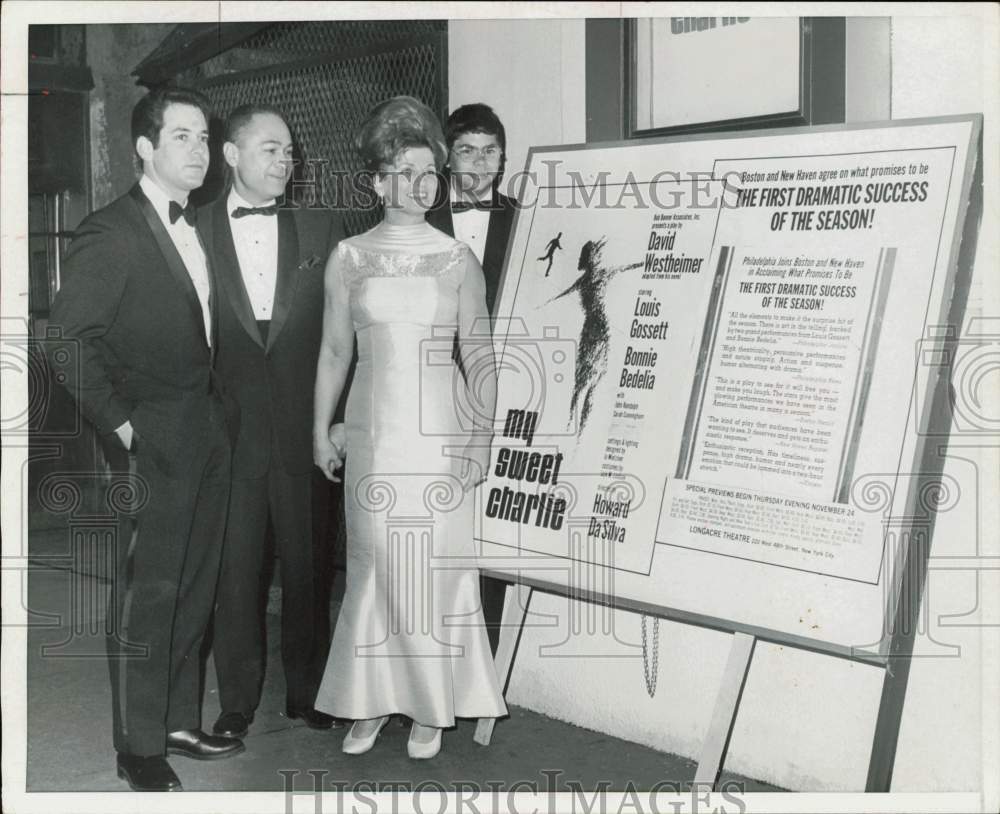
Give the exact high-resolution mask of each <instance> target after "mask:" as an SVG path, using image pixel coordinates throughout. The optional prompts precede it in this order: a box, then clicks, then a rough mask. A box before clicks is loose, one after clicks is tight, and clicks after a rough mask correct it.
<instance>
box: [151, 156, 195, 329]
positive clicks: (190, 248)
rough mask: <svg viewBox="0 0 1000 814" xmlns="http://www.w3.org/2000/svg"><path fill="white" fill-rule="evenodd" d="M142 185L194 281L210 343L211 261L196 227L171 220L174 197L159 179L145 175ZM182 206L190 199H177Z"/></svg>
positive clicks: (182, 219)
mask: <svg viewBox="0 0 1000 814" xmlns="http://www.w3.org/2000/svg"><path fill="white" fill-rule="evenodd" d="M139 186H140V187H141V188H142V191H143V193H144V194H145V196H146V197H147V198H149V202H150V203H151V204H152V205H153V209H155V210H156V214H157V215H159V216H160V220H161V221H162V222H163V227H164V228H165V229H166V230H167V234H168V235H170V239H171V240H172V241H173V243H174V246H175V247H176V249H177V253H178V254H179V255H180V256H181V260H182V261H183V262H184V268H186V269H187V273H188V275H189V276H190V277H191V282H192V283H194V290H195V292H196V293H197V294H198V302H200V303H201V315H202V318H203V319H204V320H205V338H206V339H207V340H208V344H209V345H211V344H212V311H211V308H210V307H209V303H208V297H209V294H210V292H211V286H210V284H209V282H208V263H207V261H206V260H205V250H204V249H203V248H202V246H201V241H200V240H199V239H198V233H197V232H196V231H195V228H194V227H193V226H191V225H189V224H188V222H187V221H186V220H184V218H178V219H177V222H176V223H171V222H170V201H171V200H172V199H171V197H170V196H169V195H167V193H166V192H164V191H163V190H162V189H161V188H160V187H159V186H158V185H157V184H156V182H155V181H154V180H153V179H152V178H150V177H149V176H148V175H143V176H142V178H140V179H139ZM177 203H178V204H179V205H180V206H184V205H185V204H186V203H187V201H186V200H185V201H177Z"/></svg>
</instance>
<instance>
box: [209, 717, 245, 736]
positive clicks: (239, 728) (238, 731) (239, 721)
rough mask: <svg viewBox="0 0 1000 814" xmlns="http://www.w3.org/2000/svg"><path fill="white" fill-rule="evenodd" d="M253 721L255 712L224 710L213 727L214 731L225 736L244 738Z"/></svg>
mask: <svg viewBox="0 0 1000 814" xmlns="http://www.w3.org/2000/svg"><path fill="white" fill-rule="evenodd" d="M252 723H253V713H252V712H251V713H250V714H249V715H244V714H243V713H242V712H223V713H222V714H221V715H220V716H219V720H217V721H216V722H215V725H214V726H213V727H212V732H214V733H215V734H216V735H222V737H224V738H242V737H244V736H245V735H246V734H247V730H248V729H249V728H250V724H252Z"/></svg>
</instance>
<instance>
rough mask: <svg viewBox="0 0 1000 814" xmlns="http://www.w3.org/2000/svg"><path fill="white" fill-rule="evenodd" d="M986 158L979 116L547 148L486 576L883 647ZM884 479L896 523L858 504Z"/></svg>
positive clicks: (522, 246) (531, 187)
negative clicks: (929, 407)
mask: <svg viewBox="0 0 1000 814" xmlns="http://www.w3.org/2000/svg"><path fill="white" fill-rule="evenodd" d="M977 137H978V119H977V118H976V117H964V118H955V119H944V120H933V121H928V120H923V121H917V122H905V123H900V122H896V123H892V124H888V125H883V126H874V125H872V126H865V127H861V128H857V129H849V128H814V129H803V130H796V131H785V132H782V133H780V134H771V133H757V134H751V135H740V136H730V137H725V138H711V139H706V138H704V137H702V138H695V139H689V140H673V141H666V142H658V143H649V142H637V143H634V144H626V145H614V146H603V147H601V146H598V147H587V148H580V147H575V148H551V149H544V150H536V151H533V153H532V154H531V156H530V158H529V165H528V168H527V171H528V176H527V177H528V183H527V186H526V190H527V193H526V196H525V198H524V200H523V203H524V208H523V209H522V210H521V211H520V212H519V214H518V219H517V223H516V226H515V233H514V235H513V238H512V241H511V246H510V248H509V253H508V262H507V267H506V275H505V280H504V285H503V291H502V296H501V298H500V301H499V303H498V308H497V313H496V314H495V316H496V318H497V325H496V331H495V334H494V337H495V351H496V353H497V356H498V359H499V360H500V379H499V403H498V411H497V415H498V433H497V438H496V440H495V442H494V446H493V453H492V461H491V472H490V476H489V479H488V480H487V482H486V484H484V486H483V488H482V489H481V491H480V499H481V512H480V524H481V525H480V528H479V529H478V532H477V536H478V537H479V540H480V542H481V544H482V552H483V555H484V556H485V557H486V558H487V560H486V562H485V563H484V567H486V568H493V569H494V570H502V571H508V572H510V573H514V574H517V575H519V576H521V577H529V578H533V579H535V580H541V581H543V582H549V583H552V584H554V585H559V586H561V587H564V588H569V589H571V590H572V589H573V588H574V585H573V584H572V583H573V582H574V581H575V580H578V579H580V578H581V577H580V573H581V568H582V569H585V570H589V571H591V572H602V576H601V580H599V581H601V582H602V584H608V582H609V581H608V575H613V585H614V589H613V590H614V594H615V596H617V597H619V598H622V597H625V598H629V599H632V600H635V601H636V602H638V603H643V604H647V605H655V606H657V607H661V608H663V609H665V610H669V611H676V612H679V613H686V614H691V615H692V616H697V617H710V618H713V619H719V620H725V621H726V622H728V623H731V624H732V625H734V626H736V627H743V628H747V629H752V630H757V631H770V632H778V633H780V634H782V635H786V636H792V637H798V638H805V639H810V640H815V641H816V642H817V643H821V644H823V645H829V646H830V647H831V648H833V649H842V648H846V649H850V650H852V651H857V650H858V649H861V650H866V649H872V650H874V649H877V647H878V646H879V644H880V643H881V641H882V639H883V626H884V620H885V618H886V614H887V612H888V611H889V610H890V607H889V605H890V604H891V595H892V591H891V590H890V588H891V586H892V585H893V584H894V579H895V577H896V570H897V562H898V559H899V554H900V552H901V550H902V546H903V545H905V543H903V542H901V541H900V540H898V539H897V537H896V536H895V535H894V533H893V532H892V528H891V527H892V523H890V522H889V518H890V517H893V516H896V517H898V516H900V515H901V514H902V513H903V509H904V507H905V505H906V501H907V499H908V498H909V497H910V496H909V495H908V494H907V488H908V487H907V486H905V485H904V484H909V483H910V482H911V481H912V479H910V478H907V477H902V478H900V477H899V476H900V475H901V474H903V475H906V474H907V473H910V472H912V471H913V467H914V462H915V460H916V455H917V454H918V452H919V445H920V436H919V433H918V432H917V431H916V428H917V427H919V426H920V424H919V416H918V415H916V414H915V411H919V410H920V409H921V399H920V396H921V395H922V394H918V393H917V392H916V389H915V383H916V381H917V365H918V364H919V361H920V360H919V358H918V353H917V348H918V345H919V342H920V340H921V339H922V338H923V337H924V336H925V335H927V331H928V329H930V328H931V327H932V326H935V325H937V324H938V323H939V322H942V321H943V313H944V311H943V309H944V308H945V307H946V306H947V304H948V302H949V296H950V285H951V284H952V283H953V275H954V261H955V256H956V253H957V248H958V245H957V244H958V241H957V239H956V234H957V230H958V228H959V227H960V225H961V215H962V213H963V212H964V203H965V200H966V197H967V192H968V184H969V181H970V177H971V168H972V162H973V161H974V158H975V156H974V153H973V145H974V144H975V139H976V138H977ZM873 476H877V477H878V478H880V479H881V481H882V482H884V484H885V489H886V490H887V491H888V493H889V494H890V496H891V499H890V500H889V502H888V505H881V506H878V507H876V506H873V504H872V502H871V500H870V497H869V496H868V495H866V494H864V493H860V492H859V490H858V489H857V488H856V487H857V485H858V484H859V483H860V482H861V481H862V480H863V479H865V478H867V479H870V478H872V477H873ZM897 487H898V488H897ZM588 579H589V581H590V582H593V581H594V580H593V579H592V578H588Z"/></svg>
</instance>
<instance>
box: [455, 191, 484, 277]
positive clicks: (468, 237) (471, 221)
mask: <svg viewBox="0 0 1000 814" xmlns="http://www.w3.org/2000/svg"><path fill="white" fill-rule="evenodd" d="M457 200H458V198H457V196H456V195H455V190H454V188H453V189H452V190H451V203H455V202H456V201H457ZM451 224H452V228H453V229H454V230H455V240H460V241H462V243H464V244H465V245H466V246H468V247H469V248H470V249H472V253H473V254H474V255H475V256H476V259H477V260H478V261H479V264H480V265H482V263H483V252H484V251H486V233H487V232H488V231H489V228H490V213H489V212H488V211H486V210H483V209H466V210H465V211H464V212H456V211H455V210H454V209H453V210H452V212H451Z"/></svg>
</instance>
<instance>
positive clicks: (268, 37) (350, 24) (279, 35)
mask: <svg viewBox="0 0 1000 814" xmlns="http://www.w3.org/2000/svg"><path fill="white" fill-rule="evenodd" d="M445 30H447V21H445V20H337V21H317V22H311V23H293V22H289V23H274V24H272V25H269V26H268V27H267V28H265V29H264V30H263V31H260V32H258V33H257V34H254V35H253V36H252V37H250V38H249V39H246V40H244V41H243V42H241V43H240V45H239V47H240V48H241V49H244V50H268V51H283V52H285V53H288V54H292V55H296V56H302V55H304V54H310V53H311V54H316V53H326V54H331V53H333V54H335V53H337V52H338V51H343V50H346V49H355V48H362V47H367V46H373V45H378V44H379V43H384V42H387V41H389V40H394V39H401V38H403V37H413V36H416V35H420V34H432V33H435V32H442V31H445Z"/></svg>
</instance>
